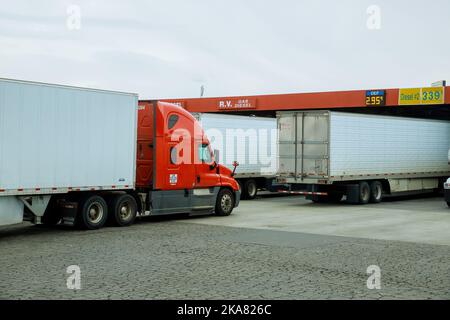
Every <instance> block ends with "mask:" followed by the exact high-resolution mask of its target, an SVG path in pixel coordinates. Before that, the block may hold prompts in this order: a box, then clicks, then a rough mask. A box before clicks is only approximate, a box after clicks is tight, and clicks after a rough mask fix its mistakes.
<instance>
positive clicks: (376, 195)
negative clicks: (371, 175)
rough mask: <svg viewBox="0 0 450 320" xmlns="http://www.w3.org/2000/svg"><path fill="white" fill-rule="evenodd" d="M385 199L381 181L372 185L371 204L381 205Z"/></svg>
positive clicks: (373, 182)
mask: <svg viewBox="0 0 450 320" xmlns="http://www.w3.org/2000/svg"><path fill="white" fill-rule="evenodd" d="M382 199H383V185H382V184H381V182H380V181H372V182H371V183H370V202H372V203H380V202H381V200H382Z"/></svg>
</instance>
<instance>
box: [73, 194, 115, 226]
mask: <svg viewBox="0 0 450 320" xmlns="http://www.w3.org/2000/svg"><path fill="white" fill-rule="evenodd" d="M107 218H108V205H107V204H106V201H105V200H104V199H103V198H102V197H100V196H98V195H87V196H85V197H83V198H82V199H81V200H80V201H79V203H78V214H77V222H76V224H77V225H78V226H79V227H80V228H82V229H87V230H95V229H100V228H101V227H103V226H104V225H105V223H106V220H107Z"/></svg>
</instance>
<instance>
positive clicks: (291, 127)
mask: <svg viewBox="0 0 450 320" xmlns="http://www.w3.org/2000/svg"><path fill="white" fill-rule="evenodd" d="M278 129H279V137H280V138H279V157H280V159H279V161H280V168H279V173H280V175H281V176H285V177H286V176H287V177H294V178H295V179H296V181H298V182H299V183H301V182H302V181H304V180H305V179H325V178H327V177H328V169H329V168H328V160H329V156H328V155H329V148H328V140H329V138H328V137H329V113H328V112H286V113H284V112H281V113H279V114H278Z"/></svg>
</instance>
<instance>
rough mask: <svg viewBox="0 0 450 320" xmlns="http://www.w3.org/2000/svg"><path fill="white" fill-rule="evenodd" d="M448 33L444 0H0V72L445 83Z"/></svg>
mask: <svg viewBox="0 0 450 320" xmlns="http://www.w3.org/2000/svg"><path fill="white" fill-rule="evenodd" d="M73 5H75V6H76V7H73ZM372 5H375V6H376V7H375V8H376V9H377V10H378V9H379V10H380V15H379V16H378V11H373V7H371V6H372ZM369 7H371V8H372V9H369V13H368V8H369ZM74 8H75V9H74ZM77 8H78V9H79V12H80V19H77V12H78V11H77ZM378 17H380V19H378ZM78 22H79V24H78ZM78 26H79V27H80V28H79V29H78ZM449 35H450V1H448V0H430V1H423V0H420V1H417V0H412V1H406V0H386V1H385V0H373V1H366V0H340V1H332V0H319V1H318V0H314V1H312V0H305V1H303V0H289V1H288V0H286V1H283V0H278V1H266V0H226V1H225V0H221V1H216V0H179V1H171V0H164V1H163V0H158V1H156V0H154V1H144V0H135V1H133V0H129V1H118V0H117V1H112V0H108V1H106V0H104V1H93V0H72V1H61V0H39V1H30V0H11V1H9V0H0V77H2V78H14V79H24V80H34V81H43V82H51V83H62V84H69V85H77V86H88V87H95V88H102V89H112V90H120V91H129V92H136V93H139V94H140V97H141V98H169V97H198V96H199V95H200V86H201V85H204V86H205V88H206V89H205V96H224V95H251V94H269V93H290V92H309V91H330V90H347V89H367V88H389V87H415V86H426V85H429V84H430V83H431V82H433V81H435V80H442V79H447V80H450V41H448V36H449Z"/></svg>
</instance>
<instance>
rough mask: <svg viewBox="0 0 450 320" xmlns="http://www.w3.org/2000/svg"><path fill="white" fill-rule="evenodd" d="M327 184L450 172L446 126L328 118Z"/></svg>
mask: <svg viewBox="0 0 450 320" xmlns="http://www.w3.org/2000/svg"><path fill="white" fill-rule="evenodd" d="M329 121H330V151H329V152H330V158H329V159H330V179H332V180H350V179H351V178H352V177H355V176H361V175H363V176H367V177H374V176H377V175H378V176H379V175H387V176H397V177H403V176H405V175H406V176H411V177H418V176H420V177H434V176H436V175H438V176H441V175H447V174H448V173H450V167H449V165H448V161H447V152H448V149H449V147H450V122H448V121H439V120H430V119H415V118H403V117H389V116H374V115H364V114H354V113H339V112H330V120H329Z"/></svg>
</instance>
